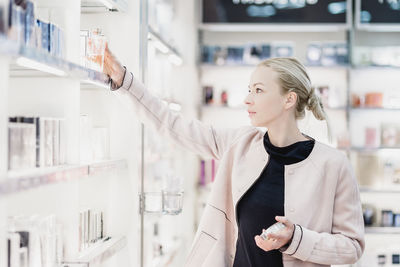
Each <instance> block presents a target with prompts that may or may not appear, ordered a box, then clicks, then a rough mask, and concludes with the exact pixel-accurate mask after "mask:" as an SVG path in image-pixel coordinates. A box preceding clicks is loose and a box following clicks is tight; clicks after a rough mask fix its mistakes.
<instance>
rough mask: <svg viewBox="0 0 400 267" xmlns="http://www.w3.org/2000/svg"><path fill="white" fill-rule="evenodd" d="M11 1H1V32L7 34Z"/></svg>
mask: <svg viewBox="0 0 400 267" xmlns="http://www.w3.org/2000/svg"><path fill="white" fill-rule="evenodd" d="M9 4H10V3H9V2H8V1H7V0H1V1H0V34H3V35H6V34H7V31H8V15H9V14H8V11H9V8H8V7H7V5H9Z"/></svg>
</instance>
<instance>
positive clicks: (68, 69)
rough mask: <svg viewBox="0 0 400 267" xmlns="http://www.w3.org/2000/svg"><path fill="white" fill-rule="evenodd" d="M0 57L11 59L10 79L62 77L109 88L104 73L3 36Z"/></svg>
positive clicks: (0, 42)
mask: <svg viewBox="0 0 400 267" xmlns="http://www.w3.org/2000/svg"><path fill="white" fill-rule="evenodd" d="M0 56H6V57H11V59H12V62H11V64H10V76H11V77H63V78H69V79H75V80H79V81H80V82H81V83H82V84H91V85H92V86H93V85H94V86H97V87H102V88H109V85H108V80H109V78H108V77H107V75H105V74H104V73H101V72H98V71H95V70H91V69H88V68H85V67H82V66H80V65H78V64H75V63H72V62H69V61H66V60H64V59H61V58H58V57H55V56H52V55H50V54H49V53H47V52H44V51H40V50H39V49H36V48H30V47H27V46H25V45H21V44H18V43H17V42H14V41H11V40H8V39H7V38H5V37H4V36H0ZM17 63H18V64H17Z"/></svg>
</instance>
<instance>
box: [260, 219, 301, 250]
mask: <svg viewBox="0 0 400 267" xmlns="http://www.w3.org/2000/svg"><path fill="white" fill-rule="evenodd" d="M275 220H277V221H278V222H281V223H283V224H284V225H285V226H286V227H285V228H284V229H282V230H280V231H279V232H277V233H269V234H267V239H266V240H264V239H262V238H261V236H259V235H256V236H255V237H254V239H255V241H256V244H257V246H258V247H259V248H261V249H263V250H265V251H270V250H274V249H280V248H281V247H283V246H285V245H289V242H290V241H291V239H292V236H293V232H294V224H293V223H292V222H290V221H289V220H288V219H287V218H286V217H282V216H276V217H275Z"/></svg>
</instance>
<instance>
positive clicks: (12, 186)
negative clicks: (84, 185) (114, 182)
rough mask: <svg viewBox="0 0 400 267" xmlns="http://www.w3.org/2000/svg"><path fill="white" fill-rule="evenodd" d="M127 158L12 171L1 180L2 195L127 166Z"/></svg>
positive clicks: (0, 194) (0, 189)
mask: <svg viewBox="0 0 400 267" xmlns="http://www.w3.org/2000/svg"><path fill="white" fill-rule="evenodd" d="M126 167H127V165H126V161H125V160H105V161H102V162H96V163H91V164H83V165H71V166H68V165H67V166H57V167H49V168H40V169H34V170H25V171H10V172H9V173H8V176H7V177H6V178H5V179H2V180H0V197H5V196H6V195H10V194H15V193H22V192H23V191H25V190H30V189H35V188H37V187H43V186H46V185H51V184H57V183H62V182H67V181H71V180H79V179H83V178H86V177H88V176H89V175H95V174H100V173H107V172H110V171H113V170H120V169H123V168H126Z"/></svg>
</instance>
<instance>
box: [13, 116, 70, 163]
mask: <svg viewBox="0 0 400 267" xmlns="http://www.w3.org/2000/svg"><path fill="white" fill-rule="evenodd" d="M9 121H10V122H9V170H19V169H27V168H35V167H50V166H55V165H60V164H64V163H65V128H64V121H63V120H62V119H56V118H44V117H10V118H9Z"/></svg>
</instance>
